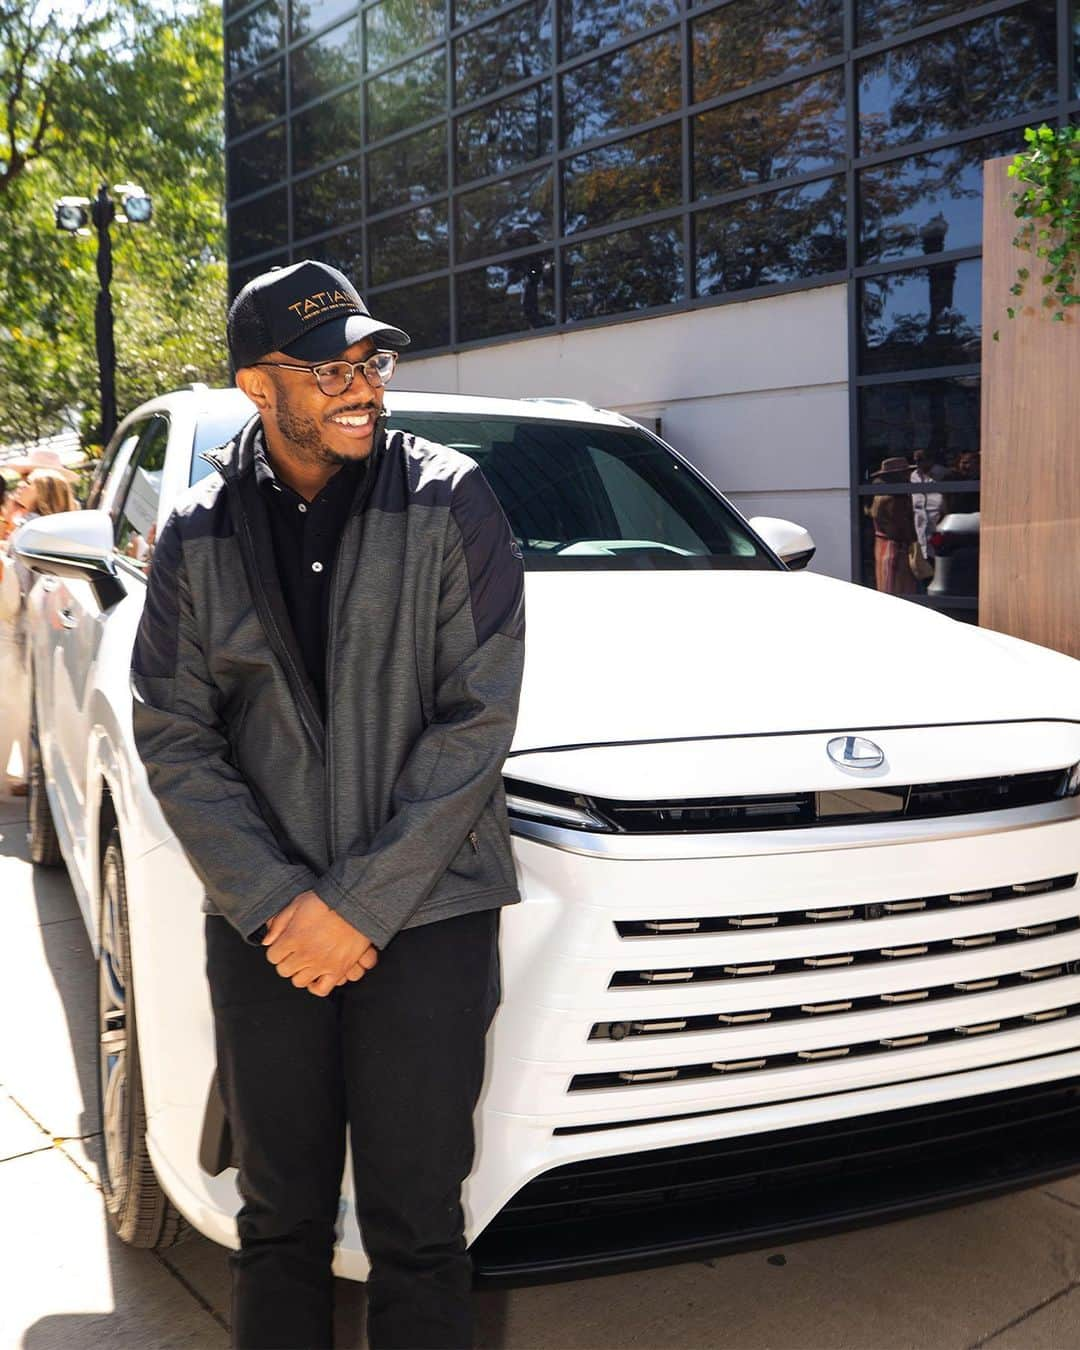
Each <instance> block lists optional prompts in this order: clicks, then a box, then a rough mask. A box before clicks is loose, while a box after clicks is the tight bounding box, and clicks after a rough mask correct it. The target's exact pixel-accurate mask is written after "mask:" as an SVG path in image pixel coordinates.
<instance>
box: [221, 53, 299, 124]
mask: <svg viewBox="0 0 1080 1350" xmlns="http://www.w3.org/2000/svg"><path fill="white" fill-rule="evenodd" d="M225 108H226V112H227V114H228V129H227V132H226V134H227V135H228V136H230V137H231V136H239V135H241V134H242V133H243V132H245V131H252V130H254V128H255V127H257V126H261V125H262V123H263V122H269V121H270V120H271V118H274V117H282V116H284V113H285V62H284V61H275V62H274V64H273V65H272V66H265V67H264V68H263V69H262V70H257V71H255V72H254V73H253V74H251V75H248V76H247V78H246V79H243V80H238V81H237V82H236V84H230V85H229V87H228V88H227V89H226V91H225Z"/></svg>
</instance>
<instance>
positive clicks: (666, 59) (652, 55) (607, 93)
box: [560, 32, 681, 145]
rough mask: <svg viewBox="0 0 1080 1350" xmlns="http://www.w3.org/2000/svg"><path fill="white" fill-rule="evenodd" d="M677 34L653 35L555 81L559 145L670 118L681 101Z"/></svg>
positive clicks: (569, 72) (579, 142)
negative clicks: (664, 115)
mask: <svg viewBox="0 0 1080 1350" xmlns="http://www.w3.org/2000/svg"><path fill="white" fill-rule="evenodd" d="M678 39H679V35H678V33H677V32H670V33H658V34H657V35H656V37H652V38H647V39H646V40H645V41H644V42H635V43H634V44H633V45H632V46H630V47H623V48H622V49H621V50H620V51H617V52H613V53H612V54H611V55H610V56H603V57H601V58H600V60H599V61H590V62H589V63H588V64H587V65H584V66H577V67H576V68H575V69H573V70H570V71H567V73H566V74H565V75H563V76H562V77H561V80H562V83H561V85H560V89H561V92H562V118H563V125H562V140H563V144H564V145H580V144H581V142H582V141H587V140H589V139H590V138H591V137H593V136H602V135H605V134H607V133H608V132H613V131H616V130H618V129H619V128H620V127H630V126H633V125H634V124H635V123H637V122H648V121H650V120H651V119H652V118H654V117H659V116H660V115H661V114H662V113H666V112H674V111H675V109H676V108H678V107H679V104H680V101H681V90H680V82H681V63H680V60H679V40H678Z"/></svg>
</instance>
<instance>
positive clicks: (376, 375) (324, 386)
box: [315, 352, 397, 395]
mask: <svg viewBox="0 0 1080 1350" xmlns="http://www.w3.org/2000/svg"><path fill="white" fill-rule="evenodd" d="M396 364H397V353H396V352H376V353H375V355H374V356H369V357H368V359H367V360H366V361H358V362H357V363H356V369H357V370H359V371H361V372H362V373H363V375H364V378H365V379H366V380H367V382H368V384H370V385H374V386H375V387H376V388H378V387H379V386H380V385H383V384H385V383H386V382H387V381H388V380H389V379H390V376H391V375H393V373H394V367H395V365H396ZM352 373H353V367H352V364H351V363H350V362H349V361H330V362H327V363H326V364H325V365H321V366H316V367H315V378H316V380H318V382H319V388H320V389H321V390H322V392H323V393H324V394H330V395H333V394H342V393H344V392H345V390H346V389H348V387H349V385H350V384H351V383H352Z"/></svg>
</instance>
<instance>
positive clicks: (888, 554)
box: [867, 455, 917, 595]
mask: <svg viewBox="0 0 1080 1350" xmlns="http://www.w3.org/2000/svg"><path fill="white" fill-rule="evenodd" d="M910 474H911V465H910V464H909V463H908V462H907V460H906V459H905V458H904V457H903V455H892V456H891V457H890V458H888V459H885V460H883V461H882V463H881V467H880V468H879V469H878V470H877V472H876V473H872V474H871V475H870V477H871V478H872V479H873V480H874V481H875V482H877V483H903V482H906V481H907V480H908V479H909V477H910ZM867 510H868V514H869V516H870V519H871V520H872V521H873V522H874V585H875V586H876V587H877V589H878V590H879V591H884V592H886V593H887V594H888V595H914V594H915V592H916V589H917V583H916V581H915V574H914V573H913V572H912V570H911V565H910V563H909V562H908V549H909V548H910V546H911V544H912V543H913V542H914V540H915V538H916V534H915V517H914V514H913V512H912V509H911V498H910V496H908V494H907V493H899V492H883V493H881V494H880V495H879V496H877V497H874V498H873V499H872V500H871V502H870V506H869V507H868V508H867Z"/></svg>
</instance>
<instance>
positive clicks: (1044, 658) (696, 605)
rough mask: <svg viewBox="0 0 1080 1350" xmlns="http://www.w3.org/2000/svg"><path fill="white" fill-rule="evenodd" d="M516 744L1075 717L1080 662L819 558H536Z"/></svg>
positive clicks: (530, 577)
mask: <svg viewBox="0 0 1080 1350" xmlns="http://www.w3.org/2000/svg"><path fill="white" fill-rule="evenodd" d="M525 625H526V639H525V675H524V682H523V686H522V695H521V706H520V710H519V716H518V724H517V731H516V735H515V738H514V743H513V747H512V752H513V753H520V752H521V751H524V750H535V749H541V748H555V747H570V746H582V745H598V744H611V743H613V742H620V741H646V740H670V739H674V738H683V737H687V738H695V737H716V736H746V735H770V734H776V733H778V732H779V733H782V732H795V731H811V730H813V731H817V730H829V729H835V730H837V731H846V730H852V729H857V728H872V727H894V726H895V727H901V726H925V725H939V726H940V725H942V724H950V723H971V722H997V721H1009V720H1016V719H1028V718H1039V719H1054V718H1064V719H1071V720H1077V721H1080V662H1078V661H1075V660H1073V659H1072V658H1070V657H1067V656H1063V655H1061V654H1060V653H1058V652H1052V651H1049V650H1048V649H1046V648H1044V647H1038V646H1035V645H1033V644H1031V643H1027V642H1021V641H1019V640H1017V639H1015V638H1011V637H1006V636H1005V635H1003V634H1000V633H994V632H991V631H989V630H987V629H981V628H976V627H975V626H974V625H972V624H966V623H960V622H957V621H956V620H953V619H949V618H946V617H945V616H944V615H941V614H938V613H935V612H934V611H932V610H929V609H927V608H925V607H923V606H922V605H919V604H915V603H912V602H911V601H908V600H900V599H897V598H896V597H893V596H887V595H879V594H877V593H876V592H874V591H871V590H869V589H868V588H866V587H862V586H855V585H852V584H849V583H847V582H841V581H835V580H833V579H832V578H829V577H823V576H818V575H815V574H813V573H808V572H779V571H777V572H738V571H730V572H729V571H709V572H680V571H668V572H664V571H660V572H642V571H612V572H584V571H582V572H574V571H568V572H530V573H528V574H527V576H526V595H525Z"/></svg>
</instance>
